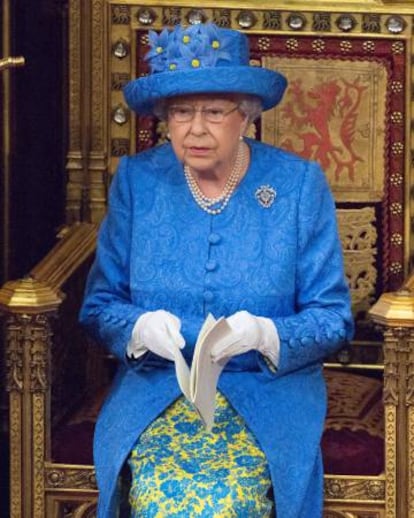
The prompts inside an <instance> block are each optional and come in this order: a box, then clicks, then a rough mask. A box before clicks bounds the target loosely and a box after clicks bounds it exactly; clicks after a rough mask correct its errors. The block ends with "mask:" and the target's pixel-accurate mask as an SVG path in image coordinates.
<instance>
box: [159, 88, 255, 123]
mask: <svg viewBox="0 0 414 518" xmlns="http://www.w3.org/2000/svg"><path fill="white" fill-rule="evenodd" d="M226 97H227V96H226ZM231 97H232V98H233V99H234V101H235V102H237V103H238V105H239V111H241V112H242V113H243V114H244V115H246V117H247V118H248V120H249V123H251V122H254V121H255V120H256V119H258V118H259V117H260V115H261V113H262V101H261V100H260V98H259V97H256V96H255V95H245V94H235V95H234V96H231ZM168 102H169V100H168V99H165V98H164V99H160V100H159V101H157V102H156V103H155V105H154V115H155V116H156V117H157V118H158V119H160V120H166V119H167V117H168V113H167V112H168Z"/></svg>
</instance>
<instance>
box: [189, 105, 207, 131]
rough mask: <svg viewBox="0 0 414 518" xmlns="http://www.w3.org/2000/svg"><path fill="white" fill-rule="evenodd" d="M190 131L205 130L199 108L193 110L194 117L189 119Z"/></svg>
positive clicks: (202, 115)
mask: <svg viewBox="0 0 414 518" xmlns="http://www.w3.org/2000/svg"><path fill="white" fill-rule="evenodd" d="M190 129H191V133H194V134H201V133H205V132H206V121H205V118H204V114H203V112H202V111H201V110H197V111H195V112H194V117H193V118H192V120H191V128H190Z"/></svg>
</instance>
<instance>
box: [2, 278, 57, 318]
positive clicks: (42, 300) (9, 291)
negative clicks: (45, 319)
mask: <svg viewBox="0 0 414 518" xmlns="http://www.w3.org/2000/svg"><path fill="white" fill-rule="evenodd" d="M62 300H63V294H61V293H58V292H56V291H55V290H54V289H52V288H50V287H49V286H47V285H46V284H45V283H44V282H39V281H36V280H35V279H33V278H31V277H26V278H24V279H20V280H17V281H9V282H7V283H6V284H5V285H4V286H3V288H2V289H1V290H0V310H1V309H3V310H7V311H8V312H13V313H26V312H27V313H38V312H39V311H42V312H47V311H55V310H56V309H57V308H58V306H59V305H60V303H61V302H62Z"/></svg>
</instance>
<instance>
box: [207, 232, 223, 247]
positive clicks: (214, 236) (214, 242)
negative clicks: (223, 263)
mask: <svg viewBox="0 0 414 518" xmlns="http://www.w3.org/2000/svg"><path fill="white" fill-rule="evenodd" d="M208 240H209V242H210V243H211V244H212V245H217V243H220V241H221V236H220V234H217V233H216V232H212V233H211V234H210V235H209V236H208Z"/></svg>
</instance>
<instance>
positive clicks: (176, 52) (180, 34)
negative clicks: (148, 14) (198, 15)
mask: <svg viewBox="0 0 414 518" xmlns="http://www.w3.org/2000/svg"><path fill="white" fill-rule="evenodd" d="M148 38H149V44H150V50H149V52H148V53H147V54H146V56H145V59H146V60H147V61H148V62H149V65H150V68H151V72H152V73H157V72H167V71H174V70H184V69H185V70H188V69H196V68H205V67H214V66H215V65H216V63H217V61H218V60H225V61H230V60H231V56H230V53H229V52H228V50H227V49H228V47H229V46H230V38H229V37H226V36H225V35H223V34H220V33H219V31H218V29H217V27H216V26H215V25H213V24H212V23H206V24H197V25H191V26H189V27H187V28H183V27H181V26H179V25H178V26H176V27H175V28H174V29H173V30H172V31H168V30H167V29H163V30H162V32H161V33H160V34H157V33H156V32H154V31H149V33H148Z"/></svg>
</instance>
